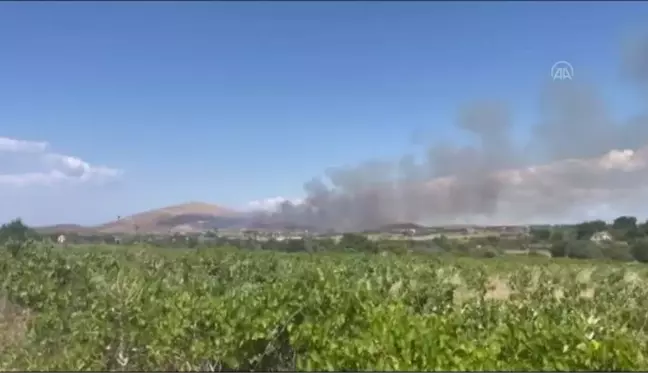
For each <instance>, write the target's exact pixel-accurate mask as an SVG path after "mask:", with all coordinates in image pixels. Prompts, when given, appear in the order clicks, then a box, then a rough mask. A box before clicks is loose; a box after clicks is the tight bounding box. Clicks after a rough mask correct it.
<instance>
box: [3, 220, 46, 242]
mask: <svg viewBox="0 0 648 373" xmlns="http://www.w3.org/2000/svg"><path fill="white" fill-rule="evenodd" d="M37 236H38V235H37V233H36V232H35V231H34V230H33V229H31V228H29V227H28V226H27V225H25V224H24V223H23V222H22V219H20V218H18V219H14V220H12V221H10V222H9V223H6V224H3V225H2V226H0V244H4V243H6V242H8V241H9V240H11V241H15V242H25V241H27V240H28V239H30V238H37Z"/></svg>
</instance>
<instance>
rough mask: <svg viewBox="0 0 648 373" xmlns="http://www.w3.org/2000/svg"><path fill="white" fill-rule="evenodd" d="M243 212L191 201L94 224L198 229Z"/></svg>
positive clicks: (113, 229) (121, 228)
mask: <svg viewBox="0 0 648 373" xmlns="http://www.w3.org/2000/svg"><path fill="white" fill-rule="evenodd" d="M241 219H242V217H241V216H240V213H238V212H236V211H234V210H230V209H228V208H225V207H222V206H218V205H212V204H208V203H202V202H190V203H184V204H180V205H174V206H168V207H164V208H161V209H156V210H150V211H145V212H142V213H139V214H135V215H131V216H127V217H123V218H120V219H119V220H116V221H112V222H110V223H106V224H103V225H100V226H98V227H95V229H96V230H97V231H99V232H101V233H135V232H136V231H137V232H138V233H169V232H197V231H203V230H207V229H211V228H221V227H223V226H225V227H228V226H233V225H236V224H237V223H239V222H240V221H241Z"/></svg>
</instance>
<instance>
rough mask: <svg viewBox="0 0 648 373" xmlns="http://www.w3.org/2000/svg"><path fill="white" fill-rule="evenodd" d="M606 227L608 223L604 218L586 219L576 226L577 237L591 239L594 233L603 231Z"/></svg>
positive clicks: (578, 238)
mask: <svg viewBox="0 0 648 373" xmlns="http://www.w3.org/2000/svg"><path fill="white" fill-rule="evenodd" d="M606 229H607V224H606V223H605V222H604V221H603V220H592V221H586V222H583V223H580V224H578V225H577V226H576V239H577V240H589V239H590V238H592V236H593V235H594V233H596V232H602V231H604V230H606Z"/></svg>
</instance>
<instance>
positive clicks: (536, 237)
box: [531, 228, 551, 242]
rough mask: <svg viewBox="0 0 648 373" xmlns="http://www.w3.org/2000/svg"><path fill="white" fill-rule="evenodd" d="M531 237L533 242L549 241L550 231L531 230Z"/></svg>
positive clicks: (546, 229)
mask: <svg viewBox="0 0 648 373" xmlns="http://www.w3.org/2000/svg"><path fill="white" fill-rule="evenodd" d="M531 237H532V239H533V241H534V242H542V241H549V239H550V238H551V230H550V229H549V228H532V229H531Z"/></svg>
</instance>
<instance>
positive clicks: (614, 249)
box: [600, 242, 634, 261]
mask: <svg viewBox="0 0 648 373" xmlns="http://www.w3.org/2000/svg"><path fill="white" fill-rule="evenodd" d="M600 247H601V252H602V253H603V257H605V258H608V259H612V260H622V261H632V260H634V257H633V255H632V250H631V248H630V247H629V246H628V245H627V244H626V243H625V242H621V243H619V242H612V243H608V244H603V245H601V246H600Z"/></svg>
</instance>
